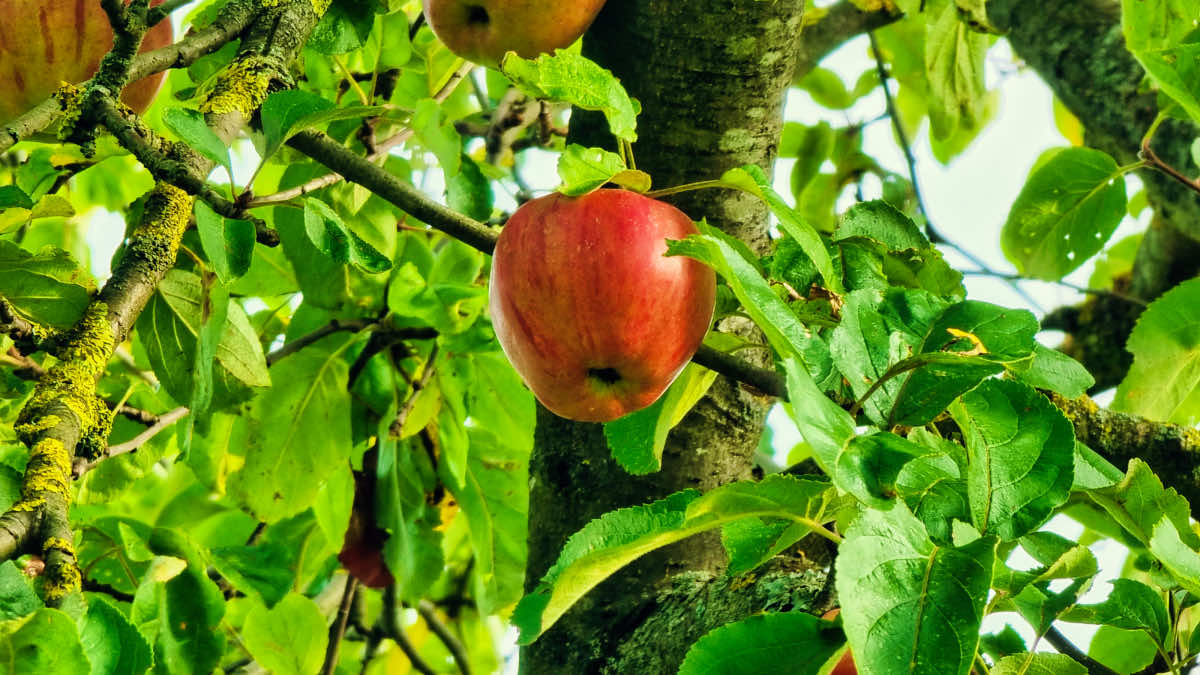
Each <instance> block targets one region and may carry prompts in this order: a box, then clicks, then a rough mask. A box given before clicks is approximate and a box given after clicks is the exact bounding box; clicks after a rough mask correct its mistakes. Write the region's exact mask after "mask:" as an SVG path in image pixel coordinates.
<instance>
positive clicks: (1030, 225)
mask: <svg viewBox="0 0 1200 675" xmlns="http://www.w3.org/2000/svg"><path fill="white" fill-rule="evenodd" d="M1124 216H1125V180H1124V179H1123V178H1122V176H1121V170H1120V169H1119V168H1118V167H1117V163H1116V161H1115V160H1114V159H1113V158H1112V157H1110V156H1108V155H1107V154H1105V153H1103V152H1101V151H1099V150H1093V149H1091V148H1066V149H1063V150H1061V151H1060V152H1058V153H1057V154H1055V155H1054V156H1053V157H1052V158H1051V159H1050V160H1049V161H1047V162H1046V163H1045V164H1042V165H1041V166H1039V167H1037V168H1035V169H1034V170H1033V171H1032V172H1030V174H1029V178H1028V179H1026V181H1025V186H1024V187H1022V188H1021V193H1020V194H1019V195H1017V199H1016V201H1014V202H1013V205H1012V208H1011V209H1010V210H1009V212H1008V220H1007V221H1006V222H1005V223H1004V229H1003V231H1002V232H1001V234H1000V244H1001V247H1002V248H1003V249H1004V255H1005V256H1006V257H1007V258H1008V259H1009V260H1010V261H1012V263H1013V264H1014V265H1016V267H1017V270H1018V271H1019V272H1020V273H1021V274H1023V275H1026V276H1032V277H1037V278H1038V279H1046V280H1048V281H1057V280H1059V279H1061V278H1063V277H1064V276H1066V275H1067V273H1069V272H1071V271H1072V270H1074V269H1076V268H1077V267H1079V266H1080V265H1082V264H1083V263H1084V262H1085V261H1087V259H1088V258H1091V257H1092V256H1093V255H1095V254H1097V253H1099V252H1100V249H1102V248H1104V244H1105V243H1106V242H1107V241H1108V238H1109V237H1111V236H1112V233H1113V230H1115V229H1116V228H1117V225H1119V224H1120V223H1121V219H1122V218H1123V217H1124Z"/></svg>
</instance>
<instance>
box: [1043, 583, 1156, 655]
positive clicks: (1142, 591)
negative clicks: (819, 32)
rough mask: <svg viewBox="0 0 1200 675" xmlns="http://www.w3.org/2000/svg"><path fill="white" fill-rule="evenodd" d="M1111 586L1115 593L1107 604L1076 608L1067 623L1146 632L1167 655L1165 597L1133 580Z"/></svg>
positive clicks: (1104, 602)
mask: <svg viewBox="0 0 1200 675" xmlns="http://www.w3.org/2000/svg"><path fill="white" fill-rule="evenodd" d="M1111 583H1112V592H1110V593H1109V594H1108V597H1107V598H1105V599H1104V601H1103V602H1100V603H1097V604H1094V605H1076V606H1075V607H1072V608H1071V609H1069V610H1067V611H1066V612H1065V613H1064V614H1063V615H1062V618H1063V620H1064V621H1071V622H1074V623H1089V624H1095V625H1108V626H1112V627H1113V628H1124V629H1126V630H1140V631H1144V632H1145V633H1146V634H1147V635H1148V636H1150V638H1151V639H1153V640H1154V641H1155V643H1156V644H1157V645H1158V647H1159V648H1161V649H1163V651H1166V647H1167V639H1168V637H1169V634H1170V630H1171V621H1170V618H1169V617H1168V616H1167V605H1166V603H1164V602H1163V598H1162V594H1161V593H1160V592H1159V591H1156V590H1154V589H1153V588H1150V587H1149V586H1147V585H1146V584H1143V583H1142V582H1140V581H1134V580H1133V579H1113V580H1112V582H1111Z"/></svg>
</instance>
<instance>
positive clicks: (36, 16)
mask: <svg viewBox="0 0 1200 675" xmlns="http://www.w3.org/2000/svg"><path fill="white" fill-rule="evenodd" d="M162 2H163V0H156V1H155V2H153V3H152V4H154V5H158V4H161V3H162ZM3 5H4V11H3V13H2V14H0V123H4V122H9V121H11V120H13V119H15V118H16V117H18V116H20V115H21V114H22V113H24V112H26V111H27V110H29V109H30V108H32V107H33V106H35V105H37V104H38V103H40V102H42V101H43V100H45V99H46V97H48V96H49V95H50V94H51V93H52V92H54V90H55V89H57V88H58V87H59V85H60V84H61V83H62V82H69V83H71V84H77V83H79V82H82V81H84V80H86V79H88V78H90V77H91V76H92V75H94V74H95V73H96V70H97V69H98V68H99V67H100V59H101V58H103V57H104V55H105V54H107V53H108V51H109V50H110V49H112V43H113V34H112V27H111V26H110V25H109V23H108V16H107V15H106V14H105V13H104V10H103V9H101V7H100V2H99V0H53V1H48V0H4V3H3ZM172 38H173V30H172V28H171V22H170V21H169V20H164V21H160V22H159V23H158V24H156V25H155V26H154V27H153V28H151V29H150V31H149V32H147V33H146V37H145V39H143V40H142V51H148V50H151V49H158V48H159V47H164V46H166V45H168V44H170V43H171V40H172ZM164 75H165V73H158V74H155V75H151V76H149V77H146V78H143V79H142V80H140V81H138V82H134V83H131V84H130V85H129V86H128V87H126V88H125V91H124V94H123V96H122V100H124V101H125V103H126V104H128V105H129V106H130V107H131V108H133V109H134V110H136V111H138V112H143V111H145V109H146V108H147V107H149V105H150V102H151V101H153V100H154V96H155V95H156V94H157V93H158V89H159V86H161V85H162V80H163V76H164Z"/></svg>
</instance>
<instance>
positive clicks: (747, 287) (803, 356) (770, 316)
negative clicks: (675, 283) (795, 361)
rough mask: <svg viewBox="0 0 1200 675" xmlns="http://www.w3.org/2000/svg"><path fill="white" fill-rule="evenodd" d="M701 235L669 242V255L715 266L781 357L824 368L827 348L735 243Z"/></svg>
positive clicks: (719, 236)
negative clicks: (682, 256)
mask: <svg viewBox="0 0 1200 675" xmlns="http://www.w3.org/2000/svg"><path fill="white" fill-rule="evenodd" d="M701 231H702V232H704V234H699V235H692V236H690V237H688V238H687V239H684V240H682V241H668V242H667V255H686V256H688V257H691V258H695V259H697V260H699V261H700V262H703V263H707V264H708V265H710V266H712V267H713V269H715V270H716V271H717V273H718V274H720V275H721V276H722V277H723V278H724V279H725V282H726V283H727V284H729V287H730V288H731V289H733V293H734V295H736V296H737V299H738V300H739V301H740V302H741V303H742V306H743V307H745V309H746V313H747V314H749V315H750V318H751V319H753V320H754V322H755V323H756V324H758V326H759V328H761V329H762V331H763V333H765V334H766V336H767V341H768V342H770V343H771V346H772V347H774V348H775V350H776V351H778V352H779V353H780V354H781V355H784V356H785V357H786V356H795V357H796V358H799V359H800V360H801V361H803V362H804V363H805V364H806V365H808V366H809V367H819V366H821V365H825V364H824V363H822V361H823V360H825V361H827V360H828V357H827V356H826V357H825V359H822V358H821V352H824V351H825V350H824V345H823V344H821V343H820V341H819V340H817V339H816V338H815V337H814V336H813V335H812V334H811V332H810V331H809V330H808V328H807V327H806V326H805V325H804V324H803V323H801V322H800V319H799V318H797V317H796V315H795V313H794V312H792V310H791V309H789V308H788V306H787V305H786V304H784V302H783V300H780V299H779V296H778V295H776V294H775V292H774V291H772V290H771V287H770V286H768V285H767V282H766V280H764V279H763V278H762V275H761V274H760V273H759V271H758V270H757V269H756V268H755V267H754V265H753V263H751V262H750V260H749V259H748V258H747V257H746V254H745V253H743V252H742V250H741V248H740V246H739V245H738V244H737V243H734V241H736V240H733V241H731V238H730V237H728V236H727V235H724V234H721V233H720V232H719V231H717V230H714V229H712V228H709V227H708V226H704V227H703V228H702V229H701Z"/></svg>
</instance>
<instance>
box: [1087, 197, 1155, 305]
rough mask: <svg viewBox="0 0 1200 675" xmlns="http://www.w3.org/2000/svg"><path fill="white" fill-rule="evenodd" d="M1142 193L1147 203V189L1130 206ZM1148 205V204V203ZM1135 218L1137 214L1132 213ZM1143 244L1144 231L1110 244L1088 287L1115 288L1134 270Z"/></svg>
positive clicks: (1098, 260) (1093, 272)
mask: <svg viewBox="0 0 1200 675" xmlns="http://www.w3.org/2000/svg"><path fill="white" fill-rule="evenodd" d="M1138 195H1141V201H1142V203H1143V204H1146V191H1145V190H1141V191H1139V192H1138V194H1137V195H1134V198H1133V199H1131V200H1130V201H1129V208H1130V210H1131V211H1132V210H1133V208H1134V207H1133V204H1134V202H1135V201H1136V200H1137V199H1138ZM1146 205H1147V206H1148V204H1146ZM1130 215H1132V216H1133V217H1134V218H1136V217H1137V214H1133V213H1131V214H1130ZM1141 245H1142V233H1141V232H1138V233H1137V234H1131V235H1129V236H1128V237H1125V238H1124V239H1122V240H1120V241H1118V242H1117V243H1115V244H1113V245H1112V246H1109V247H1108V249H1106V250H1105V251H1104V253H1102V254H1100V256H1099V257H1097V258H1096V267H1095V269H1093V270H1092V276H1091V278H1089V279H1088V283H1087V285H1088V288H1115V287H1116V284H1117V282H1118V279H1120V278H1122V277H1125V276H1128V275H1129V274H1130V273H1131V272H1132V271H1133V261H1134V260H1135V259H1136V258H1137V251H1138V248H1139V247H1140V246H1141Z"/></svg>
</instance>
